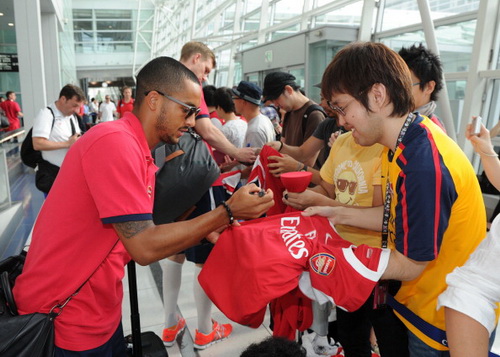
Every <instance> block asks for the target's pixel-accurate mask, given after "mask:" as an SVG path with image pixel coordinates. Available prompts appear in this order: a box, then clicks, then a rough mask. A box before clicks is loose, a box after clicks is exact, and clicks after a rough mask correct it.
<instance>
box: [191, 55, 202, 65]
mask: <svg viewBox="0 0 500 357" xmlns="http://www.w3.org/2000/svg"><path fill="white" fill-rule="evenodd" d="M200 60H201V53H195V54H194V55H193V56H192V58H191V61H192V62H193V64H196V63H198V62H199V61H200Z"/></svg>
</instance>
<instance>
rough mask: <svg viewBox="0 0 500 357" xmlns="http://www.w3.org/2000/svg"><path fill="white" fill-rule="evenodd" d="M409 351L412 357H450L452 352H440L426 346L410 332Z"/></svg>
mask: <svg viewBox="0 0 500 357" xmlns="http://www.w3.org/2000/svg"><path fill="white" fill-rule="evenodd" d="M408 349H409V350H410V357H450V351H438V350H436V349H434V348H432V347H430V346H428V345H426V344H425V343H424V342H423V341H422V340H421V339H419V338H418V337H417V336H415V334H413V333H412V332H411V331H408Z"/></svg>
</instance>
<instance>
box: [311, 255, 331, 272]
mask: <svg viewBox="0 0 500 357" xmlns="http://www.w3.org/2000/svg"><path fill="white" fill-rule="evenodd" d="M335 261H336V259H335V257H334V256H333V255H331V254H328V253H318V254H315V255H313V256H312V257H311V259H309V263H310V265H311V268H312V269H313V271H314V272H315V273H317V274H319V275H324V276H327V275H330V274H331V273H332V272H333V269H334V268H335Z"/></svg>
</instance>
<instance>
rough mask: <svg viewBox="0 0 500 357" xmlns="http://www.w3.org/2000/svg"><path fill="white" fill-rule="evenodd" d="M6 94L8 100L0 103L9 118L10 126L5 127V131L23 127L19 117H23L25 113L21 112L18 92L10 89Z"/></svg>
mask: <svg viewBox="0 0 500 357" xmlns="http://www.w3.org/2000/svg"><path fill="white" fill-rule="evenodd" d="M5 95H6V96H7V100H5V101H3V102H1V103H0V108H2V109H3V111H4V112H5V116H6V117H7V118H9V123H10V126H9V127H8V128H6V129H4V131H12V130H16V129H19V128H20V127H21V121H20V120H19V117H22V116H23V113H22V112H21V107H20V106H19V104H18V103H17V102H16V93H15V92H11V91H9V92H7V93H5Z"/></svg>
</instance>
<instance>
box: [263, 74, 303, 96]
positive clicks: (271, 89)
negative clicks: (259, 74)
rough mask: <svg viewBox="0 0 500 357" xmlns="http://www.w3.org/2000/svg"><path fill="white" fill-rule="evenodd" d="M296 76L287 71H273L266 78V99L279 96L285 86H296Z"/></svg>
mask: <svg viewBox="0 0 500 357" xmlns="http://www.w3.org/2000/svg"><path fill="white" fill-rule="evenodd" d="M295 79H296V78H295V76H294V75H292V74H290V73H287V72H271V73H269V74H268V75H267V76H266V78H264V101H267V100H274V99H276V98H278V97H279V96H280V95H281V93H283V91H284V90H285V86H287V85H288V86H293V87H296V86H297V83H296V82H295Z"/></svg>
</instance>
